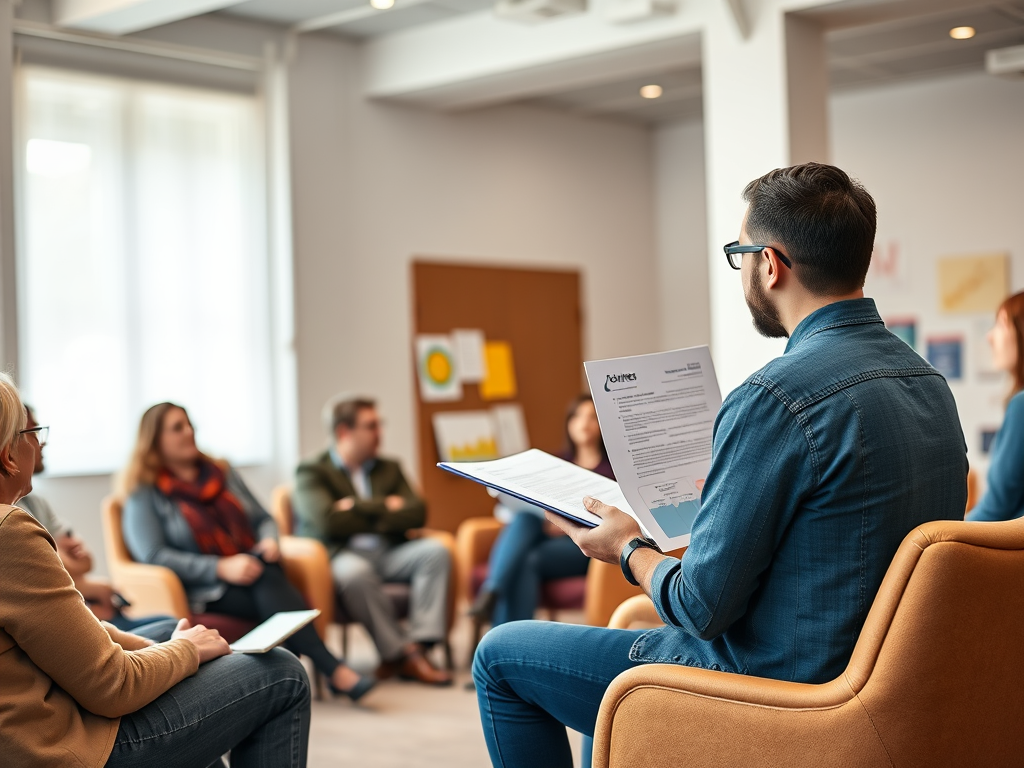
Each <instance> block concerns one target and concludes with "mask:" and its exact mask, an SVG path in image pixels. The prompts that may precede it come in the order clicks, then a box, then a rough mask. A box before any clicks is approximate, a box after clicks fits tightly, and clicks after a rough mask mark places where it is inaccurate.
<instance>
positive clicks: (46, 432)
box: [18, 427, 50, 448]
mask: <svg viewBox="0 0 1024 768" xmlns="http://www.w3.org/2000/svg"><path fill="white" fill-rule="evenodd" d="M33 433H35V436H36V440H38V441H39V447H40V448H42V447H43V446H44V445H46V438H48V437H49V436H50V428H49V427H29V428H28V429H23V430H21V431H20V432H18V434H19V435H31V434H33Z"/></svg>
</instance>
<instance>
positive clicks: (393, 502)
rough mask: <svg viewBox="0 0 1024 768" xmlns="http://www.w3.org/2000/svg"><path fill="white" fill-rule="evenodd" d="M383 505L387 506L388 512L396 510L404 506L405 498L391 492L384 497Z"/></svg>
mask: <svg viewBox="0 0 1024 768" xmlns="http://www.w3.org/2000/svg"><path fill="white" fill-rule="evenodd" d="M384 506H385V507H387V508H388V512H397V511H398V510H400V509H401V508H402V507H404V506H405V499H403V498H402V497H401V496H396V495H394V494H392V495H391V496H388V497H386V498H385V499H384Z"/></svg>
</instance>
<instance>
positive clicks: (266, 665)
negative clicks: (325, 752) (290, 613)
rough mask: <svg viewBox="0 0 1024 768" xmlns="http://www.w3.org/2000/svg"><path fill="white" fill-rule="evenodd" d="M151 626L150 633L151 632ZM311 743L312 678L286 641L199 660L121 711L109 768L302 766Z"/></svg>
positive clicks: (282, 767) (275, 767) (109, 759)
mask: <svg viewBox="0 0 1024 768" xmlns="http://www.w3.org/2000/svg"><path fill="white" fill-rule="evenodd" d="M154 634H155V633H154ZM308 747H309V680H308V679H307V677H306V671H305V670H304V669H303V668H302V664H300V663H299V660H298V659H296V658H295V657H294V656H293V655H292V654H291V653H289V652H288V651H286V650H284V649H283V648H275V649H274V650H272V651H270V652H269V653H264V654H253V655H246V654H235V655H231V656H224V657H222V658H219V659H214V660H213V661H211V662H209V663H207V664H203V665H202V666H201V667H200V668H199V671H198V672H196V674H194V675H192V677H188V678H185V679H184V680H182V681H181V682H180V683H178V684H177V685H175V686H174V687H173V688H171V689H170V690H169V691H167V692H166V693H165V694H163V695H162V696H160V697H159V698H157V699H156V700H155V701H153V702H151V703H150V704H147V705H146V706H144V707H143V708H142V709H140V710H138V711H136V712H133V713H131V714H130V715H126V716H124V717H122V718H121V724H120V726H119V727H118V729H117V738H116V739H115V741H114V749H113V751H112V752H111V753H110V757H109V758H108V759H107V768H150V767H152V768H178V767H179V766H180V767H181V768H186V767H194V766H214V765H221V762H220V758H221V755H223V754H225V753H227V752H229V751H230V752H231V766H232V768H302V766H305V765H306V753H307V750H308Z"/></svg>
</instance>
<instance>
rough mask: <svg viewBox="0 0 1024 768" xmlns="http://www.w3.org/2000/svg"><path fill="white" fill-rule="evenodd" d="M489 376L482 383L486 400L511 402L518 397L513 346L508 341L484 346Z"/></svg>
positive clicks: (481, 394) (481, 393) (482, 390)
mask: <svg viewBox="0 0 1024 768" xmlns="http://www.w3.org/2000/svg"><path fill="white" fill-rule="evenodd" d="M484 361H485V365H486V366H487V376H486V377H485V378H484V380H483V381H482V382H480V396H481V397H482V398H483V399H484V400H511V399H512V398H514V397H515V396H516V393H517V389H516V369H515V365H514V364H513V362H512V345H511V344H509V343H508V342H507V341H488V342H487V343H486V344H484Z"/></svg>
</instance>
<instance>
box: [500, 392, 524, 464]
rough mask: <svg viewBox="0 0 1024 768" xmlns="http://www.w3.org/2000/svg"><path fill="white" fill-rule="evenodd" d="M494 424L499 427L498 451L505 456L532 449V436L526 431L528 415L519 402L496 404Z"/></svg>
mask: <svg viewBox="0 0 1024 768" xmlns="http://www.w3.org/2000/svg"><path fill="white" fill-rule="evenodd" d="M491 413H492V414H493V415H494V426H495V428H496V429H497V437H498V452H499V453H500V454H501V455H502V457H503V458H504V457H505V456H511V455H512V454H514V453H522V452H523V451H527V450H529V449H530V438H529V436H528V435H527V433H526V417H525V416H524V415H523V406H521V405H520V404H519V403H509V404H507V405H496V406H494V407H493V408H491Z"/></svg>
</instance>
